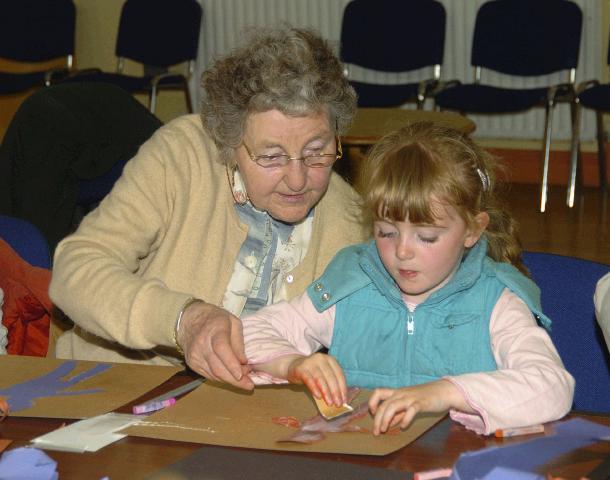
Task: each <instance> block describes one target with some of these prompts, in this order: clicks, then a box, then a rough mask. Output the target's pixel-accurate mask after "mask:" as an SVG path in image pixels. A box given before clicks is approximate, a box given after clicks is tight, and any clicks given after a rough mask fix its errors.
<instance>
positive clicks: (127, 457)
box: [0, 374, 610, 480]
mask: <svg viewBox="0 0 610 480" xmlns="http://www.w3.org/2000/svg"><path fill="white" fill-rule="evenodd" d="M189 380H191V378H190V377H188V376H186V375H180V374H179V375H176V376H175V377H173V378H172V379H170V380H169V381H168V382H166V383H165V384H164V385H162V386H161V387H158V388H157V389H155V390H153V391H152V392H150V393H149V394H147V395H146V396H143V397H142V398H141V399H137V400H136V401H134V402H132V403H131V404H129V406H126V407H124V408H121V409H120V410H119V411H121V412H129V411H130V407H131V405H134V404H136V403H139V402H140V401H142V400H146V399H149V398H151V397H152V396H155V395H158V394H160V393H163V392H165V391H168V390H170V389H171V388H175V387H176V386H178V385H181V384H183V383H186V382H187V381H189ZM573 416H581V417H584V418H587V419H589V420H593V421H596V422H598V423H603V424H604V425H609V426H610V415H600V416H593V415H577V414H573ZM63 422H64V421H63V420H61V419H44V418H17V417H8V418H6V419H5V420H4V421H3V422H0V438H10V439H13V440H15V441H14V442H13V443H12V444H11V446H10V447H9V448H15V447H17V446H24V445H26V444H27V443H28V441H29V440H31V439H32V438H34V437H36V436H38V435H42V434H43V433H46V432H49V431H51V430H53V429H56V428H59V427H60V426H61V425H62V423H63ZM531 438H533V437H531ZM521 440H522V439H504V440H502V439H496V438H494V437H484V436H480V435H476V434H474V433H473V432H470V431H468V430H466V429H465V428H464V427H462V426H460V425H458V424H456V423H454V422H452V421H451V420H449V419H448V418H445V419H444V420H442V421H441V422H440V423H438V424H437V425H436V426H435V427H434V428H432V429H431V430H429V431H428V432H426V433H425V434H424V435H422V436H421V437H420V438H419V439H417V440H416V441H415V442H413V443H411V444H409V445H407V446H406V447H405V448H403V449H401V450H398V451H397V452H394V453H392V454H390V455H386V456H384V457H376V456H360V455H340V454H319V453H318V454H315V453H294V452H276V453H277V454H278V455H295V456H303V457H309V458H316V459H322V460H331V461H338V462H349V463H354V464H359V465H365V466H373V467H381V468H387V469H393V470H399V471H405V472H415V471H422V470H428V469H433V468H442V467H447V466H450V465H453V463H454V462H455V461H456V460H457V458H458V457H459V455H460V454H461V453H462V452H465V451H468V450H478V449H481V448H485V447H490V446H495V445H502V444H508V443H510V442H515V441H521ZM202 447H203V445H201V444H195V443H183V442H171V441H165V440H156V439H150V438H141V437H126V438H124V439H122V440H120V441H118V442H115V443H113V444H111V445H109V446H107V447H105V448H103V449H101V450H100V451H98V452H95V453H83V454H78V453H68V452H55V451H50V450H49V451H46V453H47V454H48V455H49V456H50V457H52V458H53V459H54V460H56V461H57V462H58V472H59V478H60V480H69V479H82V478H91V479H98V478H102V477H104V476H108V477H110V479H111V480H117V479H122V478H125V479H137V478H142V477H144V476H146V475H149V474H152V473H154V472H155V471H157V470H159V469H161V468H163V467H165V466H167V465H170V464H172V463H175V462H177V461H178V460H180V459H182V458H184V457H186V456H188V455H189V454H191V453H193V452H195V451H196V450H198V449H200V448H202ZM207 448H220V447H214V446H209V447H207ZM608 457H610V442H598V443H596V444H593V445H590V446H588V447H586V448H583V449H580V450H577V451H574V452H572V453H570V454H568V455H564V456H563V457H560V458H559V459H557V460H556V461H554V462H553V464H552V465H549V466H548V468H547V469H546V470H547V472H549V473H552V474H554V475H558V476H559V475H561V476H563V477H565V478H580V476H583V475H586V474H588V473H589V472H590V471H592V470H593V469H595V468H596V467H597V466H598V465H599V464H601V463H602V461H603V460H604V459H606V458H608Z"/></svg>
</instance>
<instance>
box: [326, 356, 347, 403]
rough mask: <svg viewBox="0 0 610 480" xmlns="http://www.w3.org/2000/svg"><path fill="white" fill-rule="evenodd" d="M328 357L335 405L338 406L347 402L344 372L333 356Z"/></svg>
mask: <svg viewBox="0 0 610 480" xmlns="http://www.w3.org/2000/svg"><path fill="white" fill-rule="evenodd" d="M329 359H330V362H329V363H330V368H331V370H332V373H333V377H334V379H335V390H334V400H335V405H337V406H338V407H339V406H341V405H343V404H344V403H346V402H347V384H346V381H345V374H344V373H343V369H342V368H341V366H340V365H339V363H338V362H337V361H336V360H335V359H334V358H333V357H329Z"/></svg>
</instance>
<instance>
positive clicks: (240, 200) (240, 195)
mask: <svg viewBox="0 0 610 480" xmlns="http://www.w3.org/2000/svg"><path fill="white" fill-rule="evenodd" d="M227 179H228V180H229V186H230V187H231V193H232V194H233V200H235V203H237V204H238V205H245V204H246V203H248V200H249V198H248V192H246V187H245V185H244V182H243V180H242V178H241V175H240V174H239V170H237V165H233V166H232V167H229V164H227Z"/></svg>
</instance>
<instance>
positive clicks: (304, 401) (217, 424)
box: [121, 382, 444, 455]
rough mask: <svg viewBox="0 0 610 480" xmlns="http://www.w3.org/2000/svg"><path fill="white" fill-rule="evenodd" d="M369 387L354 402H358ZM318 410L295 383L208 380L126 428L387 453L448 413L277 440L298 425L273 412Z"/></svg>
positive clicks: (289, 447) (169, 435)
mask: <svg viewBox="0 0 610 480" xmlns="http://www.w3.org/2000/svg"><path fill="white" fill-rule="evenodd" d="M369 395H370V392H368V391H362V392H360V395H359V396H358V397H357V398H356V400H354V402H352V404H353V405H358V404H359V403H360V402H362V401H366V398H368V396H369ZM316 414H317V410H316V407H315V404H314V402H313V400H312V398H311V396H310V395H309V394H308V393H306V392H305V390H304V389H303V388H300V387H296V386H288V385H281V386H264V387H257V388H256V389H255V390H254V391H253V392H243V391H238V390H235V389H232V388H230V387H227V386H224V385H219V384H217V383H212V382H206V383H205V384H203V385H202V386H201V387H199V388H198V389H197V390H195V391H193V392H192V393H190V394H188V395H186V396H185V397H183V398H182V399H180V400H178V402H177V403H176V405H174V406H172V407H169V408H166V409H164V410H162V411H160V412H157V413H155V414H153V415H151V416H149V417H148V418H146V419H145V420H143V421H142V422H140V423H138V424H136V425H132V426H130V427H127V428H126V429H124V430H122V431H121V433H127V434H129V435H134V436H141V437H150V438H159V439H166V440H176V441H184V442H195V443H204V444H210V445H222V446H233V447H245V448H257V449H264V450H280V451H295V452H327V453H345V454H360V455H387V454H388V453H391V452H394V451H396V450H398V449H400V448H402V447H404V446H406V445H408V444H409V443H410V442H412V441H413V440H415V439H416V438H417V437H419V436H420V435H422V434H423V433H424V432H425V431H426V430H428V429H429V428H431V427H432V426H433V425H434V424H436V423H437V422H438V421H440V420H441V419H442V418H443V417H444V415H442V414H437V415H432V414H426V415H419V416H417V417H416V419H415V421H414V422H413V423H412V424H411V426H410V427H409V428H407V429H406V430H404V431H398V432H397V433H395V434H391V435H380V436H378V437H375V436H374V435H373V434H372V433H370V430H371V429H372V425H373V423H372V417H371V416H370V415H369V416H367V417H365V418H363V419H361V420H357V421H356V422H354V423H355V424H358V425H361V426H363V427H365V428H367V429H369V431H368V432H366V433H362V432H342V433H329V434H327V435H326V438H325V439H323V440H321V441H319V442H316V443H312V444H298V443H286V442H278V440H279V439H282V438H285V437H287V436H289V435H290V434H291V433H292V432H294V430H293V429H291V428H288V427H285V426H283V425H277V424H275V423H274V422H273V421H272V418H273V417H279V416H294V417H296V418H297V419H299V420H300V421H304V420H307V419H309V418H311V417H313V416H315V415H316Z"/></svg>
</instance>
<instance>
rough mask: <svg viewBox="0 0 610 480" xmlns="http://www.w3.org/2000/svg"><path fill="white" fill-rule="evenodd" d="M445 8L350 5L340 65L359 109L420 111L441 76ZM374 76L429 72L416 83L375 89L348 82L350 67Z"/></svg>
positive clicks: (358, 0) (412, 2)
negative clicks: (408, 108)
mask: <svg viewBox="0 0 610 480" xmlns="http://www.w3.org/2000/svg"><path fill="white" fill-rule="evenodd" d="M445 17H446V14H445V8H444V7H443V5H442V4H441V3H439V2H437V1H434V0H409V1H402V2H397V1H395V0H377V1H374V2H373V1H370V0H352V1H351V2H350V3H348V4H347V5H346V7H345V10H344V12H343V20H342V26H341V48H340V57H341V61H342V62H343V63H344V64H345V73H346V75H347V76H348V78H349V79H350V83H351V84H352V86H353V87H354V89H355V90H356V93H357V94H358V106H359V107H398V106H401V105H403V104H404V103H409V102H411V103H412V102H415V103H416V104H417V108H423V105H424V101H425V99H426V98H427V97H429V96H430V95H432V93H433V91H434V89H435V88H436V87H437V85H438V82H439V79H440V76H441V65H442V63H443V53H444V46H445ZM351 65H357V66H359V67H363V68H366V69H368V70H374V71H379V72H384V73H388V72H392V73H406V72H412V71H416V70H419V69H429V70H430V74H429V75H428V76H427V77H426V78H423V79H422V80H420V81H416V82H407V83H400V84H378V83H370V82H364V81H356V80H352V79H351V73H350V66H351Z"/></svg>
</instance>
